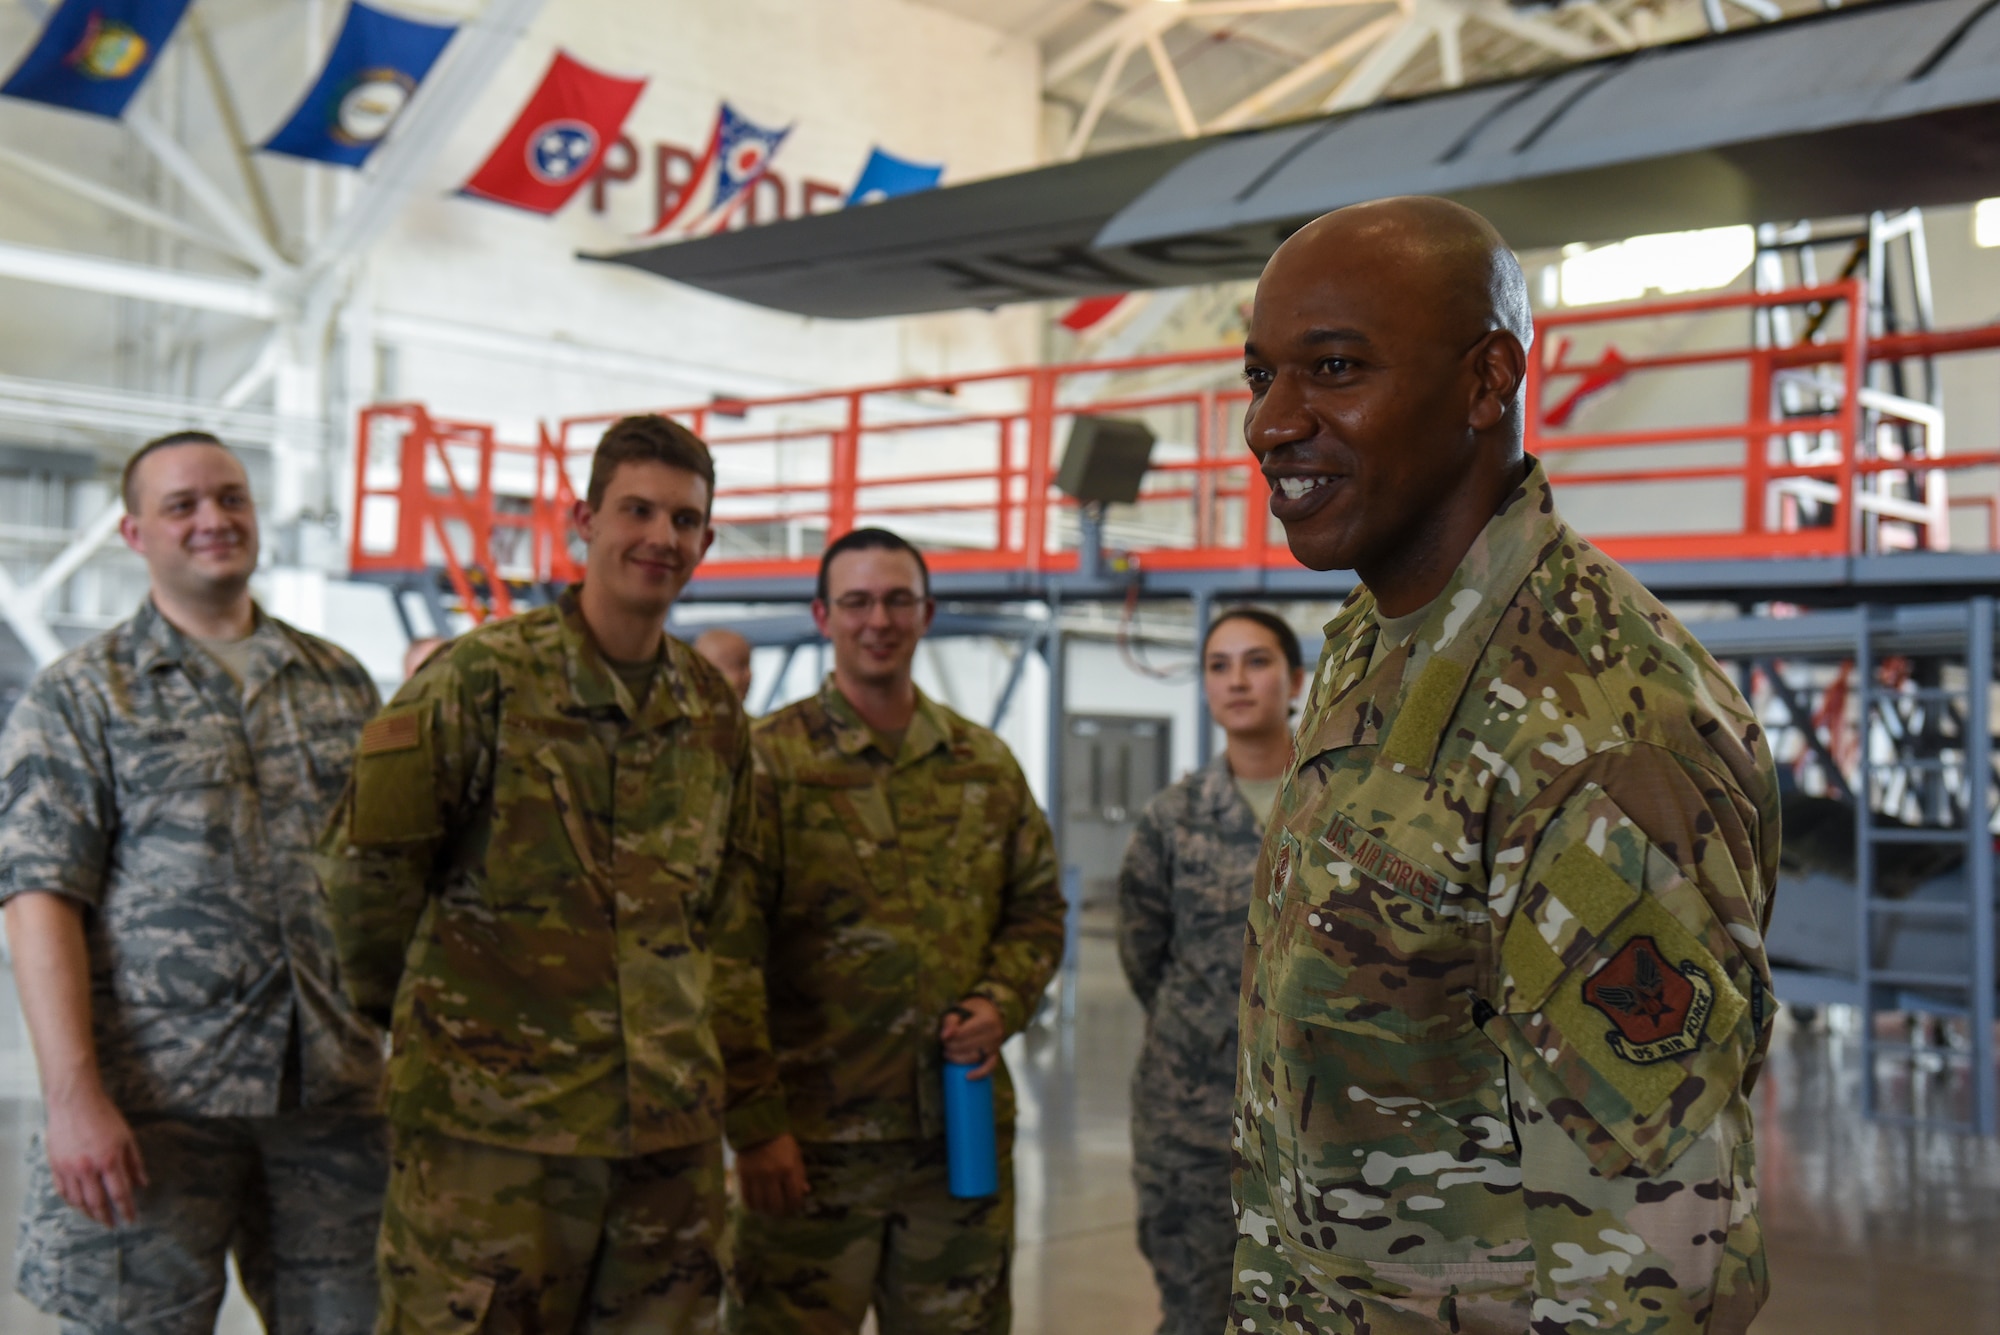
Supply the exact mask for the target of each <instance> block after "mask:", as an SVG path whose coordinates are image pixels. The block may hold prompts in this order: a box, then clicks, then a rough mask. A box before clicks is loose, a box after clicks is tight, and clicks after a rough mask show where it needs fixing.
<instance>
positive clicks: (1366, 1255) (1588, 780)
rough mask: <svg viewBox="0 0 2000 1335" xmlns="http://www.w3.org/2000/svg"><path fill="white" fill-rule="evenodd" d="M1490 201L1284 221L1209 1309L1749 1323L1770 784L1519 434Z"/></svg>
mask: <svg viewBox="0 0 2000 1335" xmlns="http://www.w3.org/2000/svg"><path fill="white" fill-rule="evenodd" d="M1530 337H1531V330H1530V326H1529V323H1528V316H1527V302H1526V298H1525V289H1524V285H1523V284H1522V281H1521V276H1520V271H1519V268H1518V266H1517V265H1515V264H1514V261H1513V257H1512V256H1511V255H1510V254H1508V253H1507V251H1506V250H1505V248H1504V247H1503V246H1502V245H1501V243H1500V242H1499V240H1498V238H1497V237H1496V236H1495V235H1494V234H1493V232H1492V230H1491V229H1490V228H1489V227H1487V226H1486V225H1485V223H1484V220H1483V219H1480V218H1478V216H1477V215H1476V214H1471V213H1470V212H1469V211H1466V210H1463V209H1460V208H1458V207H1457V206H1456V205H1449V204H1445V203H1444V202H1442V201H1437V200H1396V201H1387V202H1384V203H1381V204H1377V205H1366V206H1360V207H1357V208H1354V209H1348V210H1343V211H1341V212H1339V213H1334V214H1330V215H1328V216H1327V217H1326V218H1322V219H1320V220H1319V221H1318V222H1316V223H1314V224H1311V225H1309V226H1308V227H1307V228H1305V229H1304V230H1302V231H1301V232H1299V233H1297V234H1295V235H1294V236H1293V237H1292V238H1291V239H1290V240H1289V241H1287V242H1286V244H1285V245H1284V246H1283V247H1282V248H1281V249H1280V250H1279V252H1278V254H1277V255H1276V256H1275V257H1274V258H1273V260H1272V261H1271V264H1270V266H1269V267H1268V268H1267V269H1266V271H1265V274H1264V277H1263V280H1262V282H1261V283H1260V285H1259V288H1258V294H1257V305H1256V312H1255V314H1254V315H1253V318H1252V321H1251V329H1250V341H1249V344H1248V346H1247V347H1246V351H1245V359H1246V371H1247V373H1248V374H1247V378H1248V380H1249V383H1250V386H1251V390H1252V394H1253V399H1252V403H1251V405H1250V410H1249V417H1248V419H1247V425H1246V434H1247V436H1248V438H1249V442H1250V445H1251V447H1252V449H1253V450H1254V451H1255V452H1256V453H1257V455H1258V457H1259V460H1260V462H1261V463H1262V465H1263V468H1264V472H1265V475H1266V477H1267V478H1268V479H1270V481H1271V482H1272V483H1273V491H1274V493H1275V495H1274V499H1273V503H1272V509H1273V512H1274V513H1276V514H1277V515H1278V517H1279V518H1280V520H1281V521H1283V522H1284V524H1285V527H1286V533H1287V537H1288V539H1289V540H1290V542H1291V545H1292V549H1293V551H1294V553H1295V554H1297V555H1298V556H1299V557H1300V559H1301V560H1302V561H1304V562H1305V563H1306V564H1307V565H1309V566H1312V567H1314V568H1317V569H1334V568H1341V567H1349V568H1354V569H1356V570H1357V571H1358V572H1359V573H1360V574H1361V576H1362V579H1363V587H1362V588H1361V589H1360V590H1359V591H1357V592H1356V594H1355V595H1354V596H1353V597H1352V598H1350V599H1349V601H1348V603H1347V605H1346V606H1345V607H1344V608H1343V610H1342V611H1341V613H1340V615H1339V616H1337V617H1336V618H1335V619H1334V620H1333V621H1332V622H1331V623H1329V624H1328V626H1327V628H1326V650H1325V653H1324V656H1323V657H1322V659H1321V665H1320V670H1319V673H1318V677H1317V679H1316V681H1315V683H1314V686H1313V688H1312V692H1311V695H1310V698H1309V701H1308V704H1307V708H1306V711H1305V714H1304V717H1303V719H1302V720H1301V723H1300V727H1299V732H1298V746H1297V758H1296V760H1295V761H1294V764H1293V768H1292V772H1291V774H1290V776H1289V777H1288V779H1287V781H1286V783H1285V786H1284V788H1283V789H1282V791H1281V793H1280V796H1279V799H1278V806H1277V810H1276V812H1275V813H1274V816H1273V823H1272V827H1271V829H1270V831H1269V832H1268V834H1267V842H1266V845H1265V850H1264V855H1263V858H1262V860H1261V862H1260V870H1259V878H1258V885H1257V891H1256V894H1255V897H1254V898H1253V900H1252V903H1251V916H1250V940H1249V943H1248V951H1247V959H1246V966H1245V973H1244V987H1243V1000H1242V1011H1241V1023H1242V1029H1243V1046H1242V1054H1241V1067H1240V1071H1239V1085H1238V1103H1239V1107H1240V1114H1239V1116H1240V1119H1241V1120H1240V1128H1241V1129H1240V1134H1239V1143H1238V1146H1237V1162H1238V1171H1237V1182H1236V1196H1237V1206H1238V1211H1239V1228H1240V1231H1241V1234H1242V1238H1241V1242H1240V1244H1239V1246H1238V1248H1237V1253H1236V1266H1237V1288H1236V1296H1235V1312H1234V1316H1233V1318H1232V1326H1231V1329H1232V1330H1234V1331H1244V1332H1256V1333H1257V1335H1279V1333H1280V1332H1310V1333H1311V1335H1322V1333H1327V1332H1336V1331H1338V1332H1347V1331H1370V1332H1376V1333H1377V1335H1399V1333H1400V1332H1418V1331H1435V1330H1451V1331H1479V1332H1501V1331H1505V1332H1523V1331H1534V1332H1540V1333H1545V1335H1554V1333H1555V1332H1564V1331H1577V1330H1585V1329H1588V1330H1592V1331H1595V1332H1612V1331H1619V1332H1634V1333H1636V1332H1648V1333H1652V1332H1682V1331H1687V1332H1692V1331H1706V1332H1731V1333H1732V1335H1740V1332H1742V1331H1743V1330H1745V1329H1746V1328H1747V1327H1748V1325H1749V1323H1750V1319H1751V1317H1752V1315H1753V1314H1754V1313H1755V1312H1756V1310H1757V1308H1758V1306H1759V1305H1760V1303H1761V1302H1762V1300H1763V1296H1764V1292H1765V1289H1766V1286H1767V1281H1766V1270H1765V1263H1764V1252H1763V1243H1762V1237H1761V1234H1760V1232H1759V1229H1758V1223H1757V1213H1756V1189H1755V1175H1754V1149H1753V1146H1752V1140H1751V1113H1750V1105H1749V1102H1748V1099H1747V1097H1746V1095H1747V1093H1748V1091H1749V1088H1750V1085H1751V1081H1752V1079H1753V1078H1754V1075H1755V1072H1756V1070H1757V1067H1758V1064H1759V1062H1760V1061H1761V1058H1762V1056H1763V1053H1764V1049H1765V1046H1766V1044H1767V1042H1768V1039H1769V1033H1770V1023H1771V1019H1772V1003H1771V998H1770V993H1769V990H1768V969H1767V965H1766V963H1765V959H1764V951H1763V938H1762V932H1763V928H1764V925H1765V923H1766V921H1767V920H1768V915H1769V912H1770V902H1771V888H1772V885H1773V881H1774V878H1775V875H1776V859H1777V854H1778V803H1777V786H1776V783H1775V776H1774V772H1773V768H1772V763H1771V758H1770V754H1769V752H1768V750H1767V749H1766V746H1765V741H1764V738H1763V735H1762V733H1761V730H1760V729H1759V727H1758V725H1757V722H1756V720H1755V718H1754V717H1753V716H1752V714H1751V712H1750V710H1749V709H1748V707H1747V706H1746V705H1745V704H1744V702H1743V700H1742V698H1741V697H1740V696H1739V695H1738V694H1737V692H1736V689H1735V687H1734V686H1733V685H1732V684H1731V682H1730V680H1729V678H1728V676H1727V675H1725V674H1724V673H1723V672H1722V671H1721V670H1720V669H1719V668H1718V667H1717V665H1716V664H1715V662H1714V661H1713V660H1712V659H1710V657H1709V656H1708V655H1707V654H1706V653H1705V652H1703V650H1702V649H1701V647H1700V646H1699V645H1697V644H1696V643H1695V642H1694V641H1693V639H1692V638H1691V637H1690V636H1689V635H1688V633H1687V632H1686V630H1685V629H1683V628H1682V627H1681V626H1680V625H1679V623H1678V622H1676V621H1675V620H1674V618H1673V616H1672V615H1671V614H1670V613H1669V612H1668V611H1667V610H1666V609H1665V608H1664V607H1662V606H1661V605H1660V604H1659V602H1658V601H1656V600H1655V599H1654V598H1652V597H1651V596H1650V595H1649V594H1648V593H1647V592H1646V591H1645V590H1644V589H1643V588H1641V587H1640V586H1639V584H1638V583H1637V582H1636V581H1635V580H1633V578H1632V577H1631V576H1630V575H1628V574H1627V573H1626V572H1625V571H1624V570H1622V569H1621V568H1619V567H1618V565H1617V564H1616V563H1614V562H1612V561H1611V560H1609V559H1608V558H1606V557H1605V556H1604V555H1603V554H1602V553H1600V552H1598V551H1597V550H1596V549H1594V548H1593V547H1591V546H1590V544H1588V543H1587V542H1585V541H1583V540H1582V539H1581V538H1579V537H1578V536H1577V535H1576V534H1575V533H1574V532H1573V531H1572V530H1571V529H1570V528H1569V527H1568V525H1567V524H1565V523H1564V522H1563V519H1562V517H1561V515H1560V514H1559V513H1558V512H1557V510H1556V507H1555V503H1554V499H1553V497H1552V495H1551V493H1550V488H1549V481H1548V478H1547V477H1546V476H1545V474H1544V473H1543V471H1542V468H1541V465H1540V464H1539V463H1536V462H1535V461H1533V460H1531V459H1524V458H1523V456H1522V454H1521V447H1520V441H1521V433H1520V423H1521V413H1522V412H1523V410H1524V409H1523V404H1522V401H1521V395H1520V387H1521V384H1522V380H1523V368H1524V361H1525V353H1524V348H1525V345H1526V343H1527V341H1528V339H1529V338H1530Z"/></svg>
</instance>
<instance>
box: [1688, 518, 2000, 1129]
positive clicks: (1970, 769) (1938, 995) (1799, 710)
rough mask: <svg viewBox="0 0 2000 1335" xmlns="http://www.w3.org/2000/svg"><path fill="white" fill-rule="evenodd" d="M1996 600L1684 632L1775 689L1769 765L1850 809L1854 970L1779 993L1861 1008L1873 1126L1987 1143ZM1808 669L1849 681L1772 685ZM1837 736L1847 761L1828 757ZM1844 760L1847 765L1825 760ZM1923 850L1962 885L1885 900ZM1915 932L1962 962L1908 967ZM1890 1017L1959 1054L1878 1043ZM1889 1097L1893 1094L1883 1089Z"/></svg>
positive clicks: (1971, 594) (1780, 984)
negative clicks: (1949, 943)
mask: <svg viewBox="0 0 2000 1335" xmlns="http://www.w3.org/2000/svg"><path fill="white" fill-rule="evenodd" d="M1887 559H1890V560H1895V559H1898V558H1893V557H1892V558H1887ZM1991 589H1992V582H1991V580H1990V579H1989V580H1986V581H1968V582H1967V583H1966V584H1964V585H1962V586H1960V587H1959V588H1958V589H1956V590H1953V589H1933V590H1931V592H1930V595H1929V596H1930V598H1932V599H1936V601H1922V602H1909V603H1903V604H1900V605H1897V604H1886V603H1882V602H1877V601H1873V600H1869V601H1864V602H1861V603H1859V604H1857V605H1855V606H1852V607H1848V608H1846V609H1843V610H1840V611H1824V612H1816V613H1812V614H1810V615H1805V616H1797V617H1770V616H1752V617H1744V618H1742V619H1740V620H1734V621H1724V622H1714V623H1709V624H1705V625H1696V626H1694V627H1693V629H1694V631H1695V633H1696V634H1697V635H1698V636H1699V637H1700V638H1701V639H1702V641H1703V643H1704V644H1705V645H1706V646H1707V647H1708V649H1709V650H1710V652H1712V653H1714V654H1715V655H1716V656H1717V657H1718V658H1720V659H1723V660H1725V661H1733V662H1738V663H1742V664H1746V665H1748V664H1755V665H1757V666H1758V667H1759V669H1760V670H1761V672H1762V673H1763V675H1764V678H1765V681H1766V682H1767V683H1775V689H1774V690H1773V692H1772V693H1773V695H1774V696H1776V697H1777V698H1778V700H1779V702H1780V704H1781V707H1782V709H1783V711H1784V714H1785V716H1786V717H1785V718H1783V719H1781V720H1777V721H1776V722H1775V723H1774V726H1773V728H1772V732H1773V737H1774V741H1775V742H1776V743H1777V746H1778V749H1779V750H1780V753H1781V754H1782V753H1783V751H1784V749H1785V746H1786V743H1787V741H1788V740H1791V739H1796V740H1797V741H1800V742H1803V743H1804V744H1805V746H1806V747H1807V748H1808V749H1810V750H1811V751H1812V752H1813V754H1814V756H1815V758H1816V759H1817V761H1818V764H1819V768H1820V770H1821V772H1822V773H1827V772H1831V773H1832V774H1834V775H1838V776H1840V777H1841V784H1840V787H1842V788H1845V789H1846V790H1847V792H1848V793H1850V794H1851V795H1852V797H1853V798H1854V807H1853V811H1854V845H1853V848H1854V884H1855V886H1856V894H1855V915H1856V916H1855V921H1854V923H1853V933H1854V941H1855V954H1854V961H1855V967H1854V969H1853V970H1852V972H1851V973H1843V972H1833V971H1801V970H1785V969H1780V970H1777V971H1776V986H1777V992H1778V995H1779V997H1780V998H1781V999H1782V1000H1784V1001H1786V1002H1788V1003H1790V1004H1793V1005H1812V1006H1818V1005H1846V1006H1852V1007H1855V1008H1856V1009H1857V1010H1858V1011H1859V1012H1860V1014H1861V1018H1862V1024H1861V1059H1862V1066H1861V1091H1862V1106H1863V1111H1864V1112H1865V1113H1866V1114H1867V1115H1869V1116H1870V1117H1875V1118H1879V1119H1881V1120H1885V1121H1906V1122H1913V1123H1919V1124H1923V1125H1931V1126H1946V1127H1951V1128H1955V1129H1958V1130H1963V1131H1969V1132H1973V1133H1976V1134H1979V1135H1985V1136H1991V1135H1995V1134H2000V1089H1996V1068H1995V1064H1994V1063H1995V1049H1994V1021H1995V1002H1996V991H2000V978H1996V973H1995V932H1996V922H2000V881H1996V877H1995V866H1994V835H1995V825H1996V815H2000V800H1996V792H1995V775H1994V768H1993V766H1994V760H1995V743H1994V723H1995V720H1994V716H1993V691H1994V688H1995V684H1996V682H1995V662H1994V629H1995V615H1996V601H1995V598H1994V596H1993V594H1992V592H1991ZM1954 595H1955V596H1954ZM1811 662H1818V663H1822V664H1833V663H1844V664H1848V665H1851V673H1849V672H1845V671H1844V672H1843V673H1842V674H1841V675H1839V676H1836V677H1835V678H1834V679H1833V682H1834V683H1835V684H1833V685H1832V686H1831V687H1830V688H1829V686H1828V685H1825V684H1822V685H1820V686H1817V687H1814V686H1804V687H1802V686H1801V685H1800V683H1797V682H1786V681H1785V680H1784V677H1783V673H1784V672H1785V671H1787V670H1791V671H1794V672H1796V671H1797V668H1798V666H1799V665H1800V664H1804V663H1811ZM1848 682H1852V683H1853V688H1852V690H1851V692H1849V691H1847V690H1846V683H1848ZM1829 689H1831V691H1832V692H1833V693H1834V694H1835V704H1836V706H1837V707H1836V708H1834V709H1832V710H1824V709H1822V708H1815V707H1814V706H1815V703H1817V704H1818V705H1821V706H1823V705H1825V704H1826V701H1827V696H1828V693H1829ZM1843 692H1844V693H1845V698H1844V700H1843V698H1842V693H1843ZM1842 705H1844V707H1840V706H1842ZM1843 731H1845V732H1846V735H1847V737H1848V739H1849V742H1850V745H1849V746H1848V747H1845V748H1843V747H1842V746H1841V745H1839V744H1838V743H1839V740H1840V738H1839V734H1841V733H1842V732H1843ZM1843 749H1847V750H1851V753H1852V754H1851V758H1848V757H1842V756H1840V755H1838V754H1837V753H1838V752H1840V751H1842V750H1843ZM1919 848H1930V849H1953V850H1957V851H1959V852H1960V853H1961V854H1962V859H1963V860H1962V862H1961V863H1960V864H1959V865H1960V868H1961V872H1960V875H1959V878H1958V882H1957V883H1956V884H1955V885H1954V884H1952V883H1951V882H1950V879H1949V877H1948V876H1947V877H1945V878H1942V879H1940V880H1939V881H1938V882H1936V883H1935V885H1934V889H1935V890H1936V893H1932V894H1923V895H1917V894H1911V893H1908V888H1907V887H1904V893H1903V894H1901V895H1897V894H1892V893H1890V892H1889V887H1888V886H1886V885H1885V882H1888V881H1891V880H1892V878H1889V877H1886V876H1885V875H1884V874H1883V873H1884V872H1885V871H1887V870H1889V869H1890V868H1891V865H1892V862H1893V860H1895V859H1898V858H1899V857H1904V856H1907V855H1908V852H1909V850H1913V849H1919ZM1893 879H1897V880H1900V879H1902V878H1893ZM1953 891H1956V893H1953ZM1926 928H1929V929H1931V932H1932V936H1933V937H1935V935H1936V932H1937V930H1938V929H1946V930H1947V931H1948V932H1949V934H1950V935H1951V936H1952V938H1953V941H1954V943H1955V945H1956V946H1957V947H1960V949H1957V950H1956V951H1953V950H1951V949H1946V950H1945V952H1944V953H1946V954H1953V953H1955V954H1956V955H1957V957H1958V958H1957V960H1956V963H1955V964H1952V965H1950V966H1949V967H1937V966H1938V963H1939V961H1937V960H1935V959H1926V960H1923V961H1921V962H1920V964H1921V965H1922V966H1923V967H1912V964H1911V962H1910V960H1908V959H1907V958H1904V956H1906V955H1908V953H1909V952H1908V951H1907V950H1906V949H1905V946H1906V944H1907V941H1908V937H1909V935H1910V934H1911V933H1915V932H1921V931H1924V930H1925V929H1926ZM1889 1015H1896V1016H1918V1017H1931V1018H1932V1020H1933V1021H1935V1020H1938V1019H1942V1020H1944V1021H1946V1022H1955V1023H1956V1024H1957V1026H1958V1031H1959V1041H1956V1042H1948V1043H1938V1042H1933V1041H1925V1040H1924V1038H1923V1036H1924V1034H1925V1033H1926V1031H1927V1029H1928V1028H1929V1027H1930V1025H1928V1024H1925V1023H1913V1024H1912V1025H1911V1029H1912V1033H1913V1039H1912V1041H1909V1042H1898V1041H1892V1040H1889V1039H1886V1038H1884V1037H1883V1036H1882V1034H1881V1032H1880V1031H1881V1029H1882V1027H1883V1020H1884V1017H1885V1016H1889ZM1938 1075H1943V1076H1946V1077H1960V1076H1962V1077H1963V1079H1962V1085H1961V1086H1960V1087H1959V1088H1961V1089H1962V1093H1963V1102H1962V1104H1954V1103H1953V1102H1952V1101H1951V1100H1952V1099H1953V1098H1954V1096H1955V1094H1956V1093H1957V1092H1958V1091H1957V1090H1955V1089H1954V1087H1953V1081H1952V1079H1950V1078H1947V1079H1946V1081H1945V1082H1944V1083H1943V1085H1942V1087H1934V1086H1933V1084H1931V1083H1929V1078H1930V1077H1934V1076H1938ZM1885 1083H1887V1084H1890V1085H1892V1086H1894V1087H1893V1088H1891V1089H1887V1090H1885Z"/></svg>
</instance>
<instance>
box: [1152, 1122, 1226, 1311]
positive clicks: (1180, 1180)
mask: <svg viewBox="0 0 2000 1335" xmlns="http://www.w3.org/2000/svg"><path fill="white" fill-rule="evenodd" d="M1132 1181H1133V1183H1134V1184H1135V1185H1136V1186H1137V1187H1138V1188H1139V1250H1140V1251H1142V1252H1144V1253H1145V1254H1146V1260H1147V1261H1148V1262H1150V1263H1151V1265H1152V1267H1153V1282H1154V1283H1155V1284H1157V1285H1158V1286H1159V1290H1160V1335H1222V1329H1223V1327H1224V1326H1225V1325H1227V1324H1228V1321H1229V1290H1230V1286H1231V1283H1232V1281H1233V1279H1234V1274H1235V1271H1234V1260H1235V1255H1236V1218H1235V1216H1234V1214H1233V1213H1232V1212H1231V1210H1230V1205H1229V1152H1228V1151H1227V1150H1223V1151H1221V1152H1213V1151H1203V1150H1198V1149H1193V1148H1190V1147H1187V1146H1181V1145H1163V1144H1143V1145H1142V1144H1135V1145H1134V1146H1133V1151H1132Z"/></svg>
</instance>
